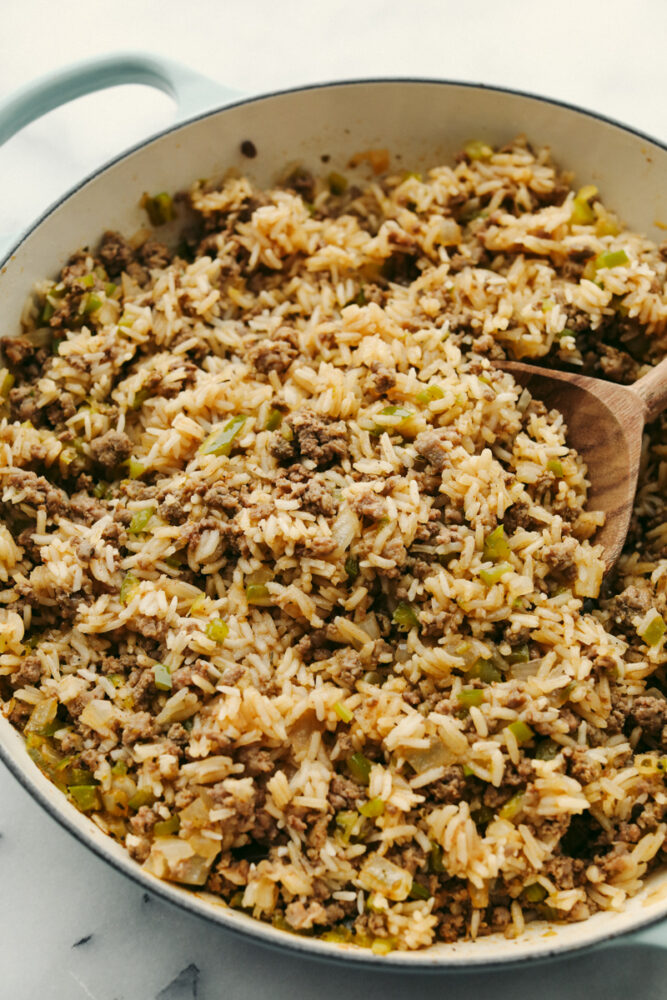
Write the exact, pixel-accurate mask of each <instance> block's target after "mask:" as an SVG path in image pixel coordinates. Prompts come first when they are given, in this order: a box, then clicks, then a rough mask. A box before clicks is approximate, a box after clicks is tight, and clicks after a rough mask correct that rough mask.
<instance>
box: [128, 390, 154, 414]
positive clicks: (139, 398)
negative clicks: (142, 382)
mask: <svg viewBox="0 0 667 1000" xmlns="http://www.w3.org/2000/svg"><path fill="white" fill-rule="evenodd" d="M149 395H150V393H149V392H148V389H139V390H138V392H135V394H134V399H133V400H132V409H133V410H140V409H141V407H142V406H143V405H144V403H145V402H146V400H147V399H148V397H149Z"/></svg>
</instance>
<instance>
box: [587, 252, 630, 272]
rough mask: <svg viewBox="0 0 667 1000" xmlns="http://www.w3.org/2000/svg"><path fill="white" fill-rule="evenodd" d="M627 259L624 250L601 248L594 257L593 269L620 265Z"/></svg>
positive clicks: (626, 261)
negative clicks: (600, 251)
mask: <svg viewBox="0 0 667 1000" xmlns="http://www.w3.org/2000/svg"><path fill="white" fill-rule="evenodd" d="M629 260H630V258H629V257H628V255H627V253H626V252H625V250H603V251H602V253H599V254H598V255H597V257H596V258H595V270H596V271H599V270H601V268H603V267H622V265H623V264H627V263H628V262H629Z"/></svg>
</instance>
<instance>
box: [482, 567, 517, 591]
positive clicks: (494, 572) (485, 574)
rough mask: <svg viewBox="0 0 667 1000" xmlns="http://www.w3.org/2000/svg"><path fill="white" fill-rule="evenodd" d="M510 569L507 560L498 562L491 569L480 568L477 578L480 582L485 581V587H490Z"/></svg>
mask: <svg viewBox="0 0 667 1000" xmlns="http://www.w3.org/2000/svg"><path fill="white" fill-rule="evenodd" d="M511 571H512V566H511V565H510V564H509V563H507V562H501V563H498V564H497V565H496V566H493V567H492V569H482V570H480V571H479V578H480V580H481V581H482V583H485V584H486V585H487V587H492V586H493V584H494V583H498V581H499V580H500V579H502V577H503V576H505V574H506V573H510V572H511Z"/></svg>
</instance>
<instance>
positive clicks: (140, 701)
mask: <svg viewBox="0 0 667 1000" xmlns="http://www.w3.org/2000/svg"><path fill="white" fill-rule="evenodd" d="M128 685H129V688H130V691H131V693H132V702H133V705H134V707H135V708H137V709H148V708H150V706H151V703H152V701H153V698H154V697H155V695H156V694H157V690H156V688H155V677H154V675H153V671H152V670H144V669H142V668H140V667H136V668H135V669H134V670H133V671H132V673H131V674H130V676H129V680H128Z"/></svg>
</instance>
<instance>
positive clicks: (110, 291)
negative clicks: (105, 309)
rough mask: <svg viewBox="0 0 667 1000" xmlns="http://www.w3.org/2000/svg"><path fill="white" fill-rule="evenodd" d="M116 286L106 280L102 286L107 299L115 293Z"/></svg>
mask: <svg viewBox="0 0 667 1000" xmlns="http://www.w3.org/2000/svg"><path fill="white" fill-rule="evenodd" d="M117 288H118V285H116V284H115V283H114V282H113V281H108V282H107V283H106V285H105V286H104V294H105V295H106V297H107V298H108V299H111V298H113V296H114V295H115V293H116V289H117Z"/></svg>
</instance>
